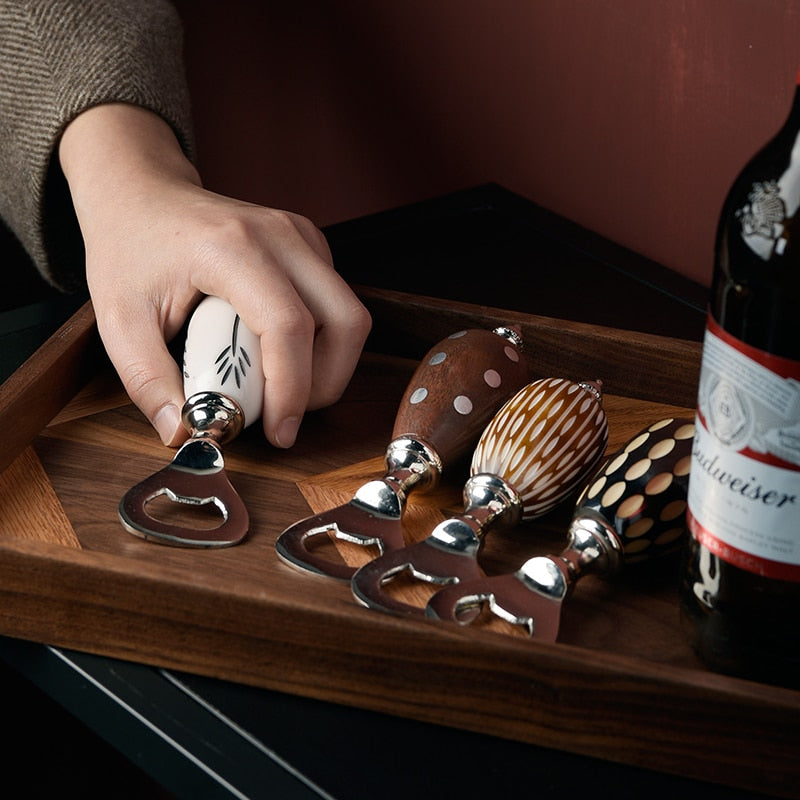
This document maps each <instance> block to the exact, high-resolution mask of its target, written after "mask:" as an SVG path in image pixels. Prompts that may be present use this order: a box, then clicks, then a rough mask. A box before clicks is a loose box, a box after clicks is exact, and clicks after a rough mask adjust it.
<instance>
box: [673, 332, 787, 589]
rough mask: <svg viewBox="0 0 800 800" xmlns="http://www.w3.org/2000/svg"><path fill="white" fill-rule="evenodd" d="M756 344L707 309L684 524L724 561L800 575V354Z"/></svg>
mask: <svg viewBox="0 0 800 800" xmlns="http://www.w3.org/2000/svg"><path fill="white" fill-rule="evenodd" d="M722 337H724V338H725V341H723V338H722ZM745 349H746V350H747V354H745V352H744V350H745ZM754 354H755V355H756V356H758V351H754V350H753V348H749V347H746V346H744V345H742V346H741V347H737V343H736V340H734V339H733V338H732V337H730V336H729V335H728V334H726V333H724V332H723V331H721V330H720V329H719V327H718V326H717V325H716V324H715V323H714V321H713V320H711V319H709V329H708V330H707V332H706V340H705V343H704V348H703V363H702V368H701V372H700V390H699V392H698V410H697V420H696V426H695V438H694V444H693V458H692V468H691V474H690V479H689V496H688V505H689V515H688V519H689V527H690V530H691V531H692V534H693V536H694V537H695V538H696V539H697V540H698V541H699V542H700V543H701V544H703V545H705V546H706V547H707V548H708V549H709V550H711V551H712V552H714V553H716V554H717V555H718V556H719V557H720V558H722V559H723V560H725V561H727V562H729V563H732V564H734V565H736V566H738V567H741V568H742V569H746V570H748V571H750V572H754V573H757V574H760V575H765V576H767V577H771V578H779V579H782V580H793V581H800V391H799V389H800V382H798V376H800V363H798V362H793V361H790V360H788V359H776V358H775V357H774V356H771V355H769V354H766V353H764V354H763V358H752V356H753V355H754ZM776 367H777V371H775V368H776Z"/></svg>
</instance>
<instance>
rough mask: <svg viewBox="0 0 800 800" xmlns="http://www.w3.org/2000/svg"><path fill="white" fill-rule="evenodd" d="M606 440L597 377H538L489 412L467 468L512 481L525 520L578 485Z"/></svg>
mask: <svg viewBox="0 0 800 800" xmlns="http://www.w3.org/2000/svg"><path fill="white" fill-rule="evenodd" d="M607 441H608V421H607V419H606V414H605V411H604V410H603V404H602V393H601V384H600V382H599V381H587V382H583V383H575V382H574V381H571V380H567V379H566V378H542V379H541V380H537V381H534V382H533V383H530V384H528V385H527V386H525V387H524V388H523V389H521V390H520V391H519V392H517V394H515V395H514V397H512V398H511V399H510V400H509V401H508V402H507V403H506V404H505V405H504V406H503V408H501V409H500V411H499V412H498V413H497V414H496V415H495V417H494V418H493V419H492V421H491V422H490V423H489V425H488V427H487V428H486V430H485V431H484V432H483V435H482V436H481V438H480V441H479V442H478V446H477V447H476V448H475V451H474V453H473V457H472V466H471V472H472V474H473V475H478V474H489V475H495V476H497V477H500V478H502V479H503V481H505V482H506V483H507V484H509V485H510V486H512V487H514V489H515V490H516V491H517V493H518V494H519V499H520V502H521V504H522V512H521V517H520V519H521V520H531V519H535V518H536V517H540V516H542V515H543V514H546V513H547V512H548V511H550V510H552V509H553V508H554V507H555V506H557V505H558V504H559V503H561V502H562V501H563V500H564V499H565V498H566V497H568V496H569V495H570V494H571V493H572V492H575V491H577V490H578V489H580V488H581V482H582V481H583V480H585V479H586V478H588V476H589V475H590V474H591V471H592V470H593V469H594V468H595V467H596V466H597V463H598V462H599V460H600V458H601V457H602V455H603V452H604V451H605V447H606V443H607Z"/></svg>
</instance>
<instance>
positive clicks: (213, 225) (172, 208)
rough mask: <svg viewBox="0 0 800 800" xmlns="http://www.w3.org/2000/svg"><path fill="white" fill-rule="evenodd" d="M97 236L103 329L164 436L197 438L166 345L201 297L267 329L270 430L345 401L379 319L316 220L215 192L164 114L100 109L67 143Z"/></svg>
mask: <svg viewBox="0 0 800 800" xmlns="http://www.w3.org/2000/svg"><path fill="white" fill-rule="evenodd" d="M59 157H60V159H61V165H62V169H63V171H64V174H65V176H66V178H67V181H68V182H69V185H70V190H71V192H72V198H73V203H74V205H75V210H76V213H77V216H78V221H79V223H80V226H81V231H82V234H83V238H84V243H85V246H86V274H87V281H88V285H89V291H90V294H91V297H92V301H93V305H94V308H95V314H96V317H97V325H98V329H99V332H100V336H101V338H102V340H103V343H104V345H105V348H106V351H107V352H108V355H109V358H110V359H111V361H112V363H113V365H114V367H115V369H116V370H117V372H118V373H119V375H120V378H121V380H122V383H123V385H124V386H125V389H126V390H127V392H128V394H129V395H130V397H131V399H132V400H133V402H134V403H136V405H137V406H138V407H139V408H140V409H141V411H142V412H143V413H144V414H145V416H146V417H147V418H148V419H149V420H150V421H151V423H152V424H153V425H154V427H155V428H156V430H157V431H158V433H159V435H160V436H161V439H162V441H164V443H165V444H170V445H175V444H178V443H180V442H181V441H182V440H183V439H184V438H185V436H186V432H185V430H184V429H183V426H182V425H181V422H180V410H181V407H182V404H183V401H184V397H183V385H182V378H181V374H180V369H179V367H178V365H177V364H176V363H175V361H174V359H173V358H172V356H171V355H170V353H169V351H168V349H167V342H168V341H169V340H170V339H171V338H172V337H173V336H174V335H175V334H176V333H177V332H178V330H179V329H180V328H181V326H182V325H183V323H184V322H185V321H186V319H187V318H188V316H189V315H190V314H191V312H192V310H193V309H194V307H195V306H196V305H197V303H198V301H199V299H200V298H201V296H202V295H216V296H218V297H221V298H222V299H224V300H226V301H227V302H228V303H230V304H231V305H232V306H233V308H234V309H235V310H236V312H237V313H238V314H239V316H240V317H241V319H242V322H243V323H244V324H245V325H247V327H248V328H250V330H252V331H253V333H255V334H256V335H258V336H259V337H260V341H261V356H262V365H263V368H264V375H265V376H266V382H265V386H264V406H263V426H264V432H265V434H266V436H267V439H268V440H269V441H270V442H271V443H272V444H274V445H276V446H278V447H290V446H291V445H292V444H293V443H294V441H295V438H296V435H297V430H298V427H299V425H300V422H301V420H302V417H303V414H304V412H305V411H306V410H309V409H315V408H320V407H323V406H325V405H329V404H331V403H333V402H335V401H336V400H337V399H338V398H339V397H340V396H341V394H342V392H343V391H344V389H345V387H346V386H347V383H348V382H349V380H350V378H351V376H352V373H353V370H354V368H355V365H356V363H357V360H358V357H359V355H360V353H361V348H362V347H363V344H364V341H365V339H366V336H367V334H368V332H369V329H370V324H371V321H370V318H369V314H368V312H367V310H366V309H365V308H364V306H363V305H362V304H361V303H360V301H359V300H358V298H357V297H356V296H355V295H354V294H353V292H352V291H351V290H350V288H349V287H348V286H347V285H346V283H345V282H344V281H343V280H342V278H341V277H340V276H339V275H338V274H337V273H336V271H335V270H334V268H333V265H332V258H331V254H330V250H329V249H328V246H327V242H326V241H325V237H324V236H323V235H322V233H321V232H320V231H319V230H318V229H317V228H316V227H315V226H314V225H313V224H312V223H311V222H310V221H309V220H307V219H305V218H304V217H301V216H298V215H296V214H291V213H288V212H284V211H277V210H274V209H269V208H264V207H261V206H257V205H253V204H250V203H245V202H241V201H238V200H234V199H231V198H228V197H223V196H221V195H218V194H215V193H213V192H209V191H207V190H205V189H203V188H202V186H201V184H200V180H199V177H198V175H197V172H196V171H195V170H194V168H193V167H192V165H191V164H190V163H189V161H188V160H187V159H186V158H185V156H184V155H183V153H182V151H181V150H180V147H179V145H178V142H177V140H176V138H175V136H174V134H173V132H172V130H171V129H170V128H169V126H168V125H167V124H166V123H165V122H164V121H163V120H161V118H159V117H158V116H156V115H154V114H152V113H150V112H148V111H145V110H143V109H140V108H137V107H135V106H129V105H123V104H109V105H104V106H97V107H95V108H92V109H89V110H88V111H85V112H83V113H82V114H81V115H80V116H78V117H77V118H76V119H75V120H73V122H71V123H70V125H69V126H68V127H67V129H66V131H65V132H64V135H63V137H62V140H61V144H60V148H59Z"/></svg>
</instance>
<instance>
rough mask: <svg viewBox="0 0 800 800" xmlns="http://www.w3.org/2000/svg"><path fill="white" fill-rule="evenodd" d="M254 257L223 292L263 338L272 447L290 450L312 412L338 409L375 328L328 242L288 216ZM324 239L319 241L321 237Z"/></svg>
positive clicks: (272, 228)
mask: <svg viewBox="0 0 800 800" xmlns="http://www.w3.org/2000/svg"><path fill="white" fill-rule="evenodd" d="M271 223H272V224H271V226H270V229H269V230H270V245H269V247H268V248H265V247H263V246H262V247H261V248H259V249H258V254H256V253H255V252H254V253H252V254H251V257H250V259H248V261H247V264H248V266H247V267H246V268H244V269H242V270H240V271H239V272H237V275H236V277H235V279H232V280H229V282H228V285H227V286H226V287H225V288H224V289H223V288H220V289H219V290H218V291H226V292H227V297H226V298H225V299H227V300H228V302H230V303H231V305H233V307H234V308H235V309H236V311H237V312H238V313H239V315H240V316H241V318H242V320H243V322H244V323H245V324H246V325H247V326H248V327H250V329H251V330H252V331H253V332H254V333H255V334H257V335H258V336H259V337H260V341H261V354H262V365H263V369H264V375H265V386H264V407H263V426H264V433H265V435H266V437H267V439H268V440H269V441H270V442H271V443H272V444H274V445H276V446H278V447H290V446H291V445H292V444H293V443H294V441H295V439H296V436H297V432H298V429H299V426H300V423H301V421H302V418H303V415H304V413H305V411H306V410H307V409H312V408H320V407H322V406H325V405H329V404H330V403H333V402H335V401H336V400H337V399H338V398H339V397H340V396H341V394H342V392H343V391H344V389H345V387H346V386H347V383H348V382H349V380H350V378H351V376H352V373H353V370H354V369H355V366H356V363H357V361H358V357H359V354H360V352H361V348H362V347H363V344H364V341H365V339H366V336H367V333H368V332H369V328H370V325H371V320H370V318H369V314H368V313H367V311H366V309H365V308H364V307H363V306H362V305H361V303H360V302H359V301H358V299H357V298H356V297H355V295H354V294H353V293H352V291H351V290H350V288H349V287H348V286H347V284H346V283H345V282H344V281H343V280H342V279H341V277H340V276H339V275H338V274H337V273H336V272H335V271H334V270H333V268H332V266H331V262H330V251H329V250H328V248H327V242H325V240H324V237H323V236H322V234H321V233H320V232H319V231H318V230H317V229H316V228H314V227H313V226H311V229H310V230H309V229H307V228H306V225H310V223H308V221H307V220H303V218H295V217H293V215H283V216H282V217H281V220H280V226H282V228H281V230H282V233H281V235H280V236H275V231H276V225H277V224H278V223H276V222H275V220H274V219H271ZM315 232H316V233H315Z"/></svg>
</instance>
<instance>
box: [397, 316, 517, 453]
mask: <svg viewBox="0 0 800 800" xmlns="http://www.w3.org/2000/svg"><path fill="white" fill-rule="evenodd" d="M520 345H521V340H520V339H519V337H518V336H517V334H515V333H514V332H513V331H510V330H509V329H506V328H498V329H496V330H495V331H489V330H480V329H470V330H464V331H459V332H458V333H454V334H453V335H452V336H449V337H447V338H446V339H443V340H442V341H441V342H439V343H438V344H437V345H435V346H434V347H433V348H432V349H431V350H430V351H429V352H428V353H427V355H426V356H425V357H424V358H423V359H422V361H421V362H420V365H419V366H418V367H417V370H416V372H415V373H414V375H413V376H412V378H411V380H410V381H409V384H408V387H407V388H406V391H405V394H404V395H403V398H402V400H401V401H400V405H399V407H398V411H397V416H396V418H395V425H394V430H393V433H392V439H393V440H394V439H398V438H401V437H408V438H411V439H415V440H417V441H420V442H422V443H424V444H426V445H427V446H428V447H430V448H432V449H433V450H434V451H435V452H436V453H437V455H438V456H439V458H440V459H441V461H442V462H443V463H445V464H450V463H452V462H454V461H457V460H458V459H459V458H461V457H462V456H464V455H467V454H468V453H469V452H471V450H472V448H473V447H474V446H475V442H476V441H477V439H478V437H479V436H480V434H481V432H482V431H483V429H484V427H485V426H486V425H487V424H488V422H489V421H490V420H491V418H492V416H493V415H494V414H495V412H496V411H497V409H498V408H500V406H501V405H502V404H503V403H504V402H505V401H506V400H507V399H508V398H509V397H511V396H512V395H513V394H514V393H515V392H517V391H518V390H519V389H520V388H521V387H522V386H524V385H525V384H526V383H527V382H528V380H529V373H528V367H527V364H526V362H525V359H524V358H523V356H522V353H521V352H520V350H521V347H520Z"/></svg>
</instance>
